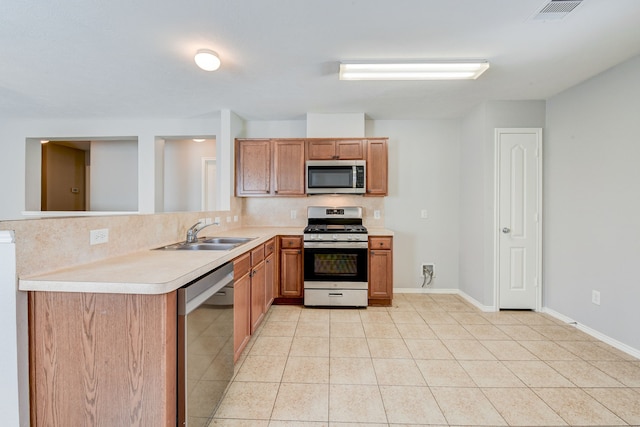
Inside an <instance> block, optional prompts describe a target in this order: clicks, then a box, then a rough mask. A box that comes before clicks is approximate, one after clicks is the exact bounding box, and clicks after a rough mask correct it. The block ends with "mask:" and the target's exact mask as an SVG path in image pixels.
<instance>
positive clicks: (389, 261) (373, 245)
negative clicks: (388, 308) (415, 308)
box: [369, 237, 393, 305]
mask: <svg viewBox="0 0 640 427" xmlns="http://www.w3.org/2000/svg"><path fill="white" fill-rule="evenodd" d="M392 300H393V238H392V237H369V305H391V302H392Z"/></svg>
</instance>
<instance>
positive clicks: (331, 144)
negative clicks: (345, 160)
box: [307, 139, 336, 160]
mask: <svg viewBox="0 0 640 427" xmlns="http://www.w3.org/2000/svg"><path fill="white" fill-rule="evenodd" d="M307 158H308V159H309V160H333V159H335V158H336V142H335V141H334V140H330V139H326V140H319V141H309V143H308V145H307Z"/></svg>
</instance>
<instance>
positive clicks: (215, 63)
mask: <svg viewBox="0 0 640 427" xmlns="http://www.w3.org/2000/svg"><path fill="white" fill-rule="evenodd" d="M194 59H195V61H196V64H197V65H198V67H200V68H202V69H203V70H205V71H215V70H217V69H218V68H220V58H219V57H218V54H217V53H215V52H214V51H212V50H211V49H200V50H198V52H196V56H195V57H194Z"/></svg>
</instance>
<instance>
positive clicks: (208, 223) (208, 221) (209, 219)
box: [204, 217, 213, 225]
mask: <svg viewBox="0 0 640 427" xmlns="http://www.w3.org/2000/svg"><path fill="white" fill-rule="evenodd" d="M212 222H213V220H212V219H211V217H207V218H205V219H204V223H205V224H206V225H210V224H211V223H212Z"/></svg>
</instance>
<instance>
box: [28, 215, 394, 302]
mask: <svg viewBox="0 0 640 427" xmlns="http://www.w3.org/2000/svg"><path fill="white" fill-rule="evenodd" d="M368 231H369V236H392V235H393V232H392V231H390V230H387V229H383V228H370V229H369V230H368ZM302 232H303V228H301V227H244V228H238V229H234V230H228V231H226V232H225V233H224V236H227V237H253V238H254V240H251V241H250V242H248V243H246V244H243V245H240V246H238V247H237V248H234V249H232V250H229V251H158V250H152V248H150V249H148V250H143V251H139V252H135V253H131V254H126V255H122V256H118V257H113V258H107V259H104V260H101V261H97V262H92V263H90V264H83V265H78V266H73V267H69V268H65V269H61V270H56V271H53V272H50V273H44V274H38V275H33V276H27V277H22V278H20V280H19V284H18V289H19V290H21V291H44V292H89V293H111V294H166V293H169V292H172V291H174V290H176V289H178V288H180V287H181V286H183V285H185V284H187V283H189V282H191V281H192V280H194V279H197V278H198V277H200V276H202V275H203V274H206V273H207V272H209V271H211V270H213V269H215V268H217V267H219V266H221V265H223V264H225V263H227V262H229V261H231V260H233V259H234V258H236V257H237V256H239V255H242V254H243V253H245V252H247V251H249V250H251V249H253V248H255V247H256V246H259V245H260V244H262V243H264V242H266V241H267V240H269V239H271V238H272V237H274V236H278V235H302ZM206 236H207V237H215V235H213V234H212V235H208V234H207V235H206Z"/></svg>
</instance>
